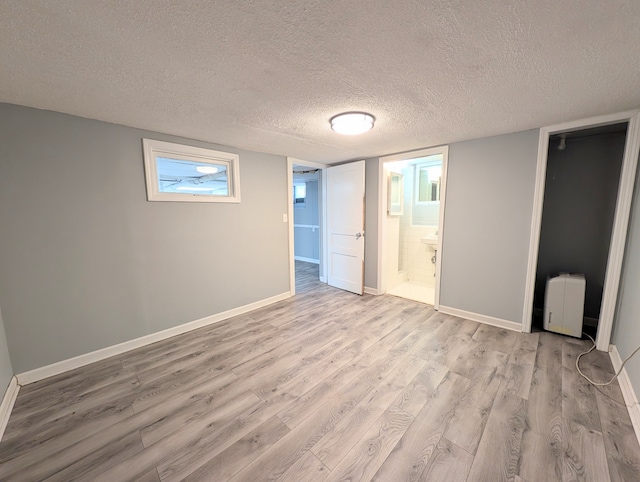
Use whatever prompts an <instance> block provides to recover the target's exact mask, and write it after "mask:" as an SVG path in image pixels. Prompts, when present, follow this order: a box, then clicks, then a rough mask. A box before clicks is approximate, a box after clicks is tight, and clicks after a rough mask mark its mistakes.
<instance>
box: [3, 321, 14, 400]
mask: <svg viewBox="0 0 640 482" xmlns="http://www.w3.org/2000/svg"><path fill="white" fill-rule="evenodd" d="M11 377H13V367H12V366H11V358H10V357H9V347H7V337H6V335H5V333H4V323H3V321H2V310H0V400H2V397H4V392H5V390H6V389H7V387H8V386H9V381H10V380H11Z"/></svg>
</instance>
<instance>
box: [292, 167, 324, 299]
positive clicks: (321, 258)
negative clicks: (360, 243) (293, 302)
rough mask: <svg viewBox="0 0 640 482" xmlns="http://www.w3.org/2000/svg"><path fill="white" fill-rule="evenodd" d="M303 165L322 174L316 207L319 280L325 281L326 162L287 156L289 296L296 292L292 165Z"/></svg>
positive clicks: (319, 180)
mask: <svg viewBox="0 0 640 482" xmlns="http://www.w3.org/2000/svg"><path fill="white" fill-rule="evenodd" d="M294 165H296V166H304V167H310V168H312V169H320V170H321V171H322V175H321V176H320V179H318V182H319V183H320V184H319V186H318V188H319V189H318V191H319V192H320V193H322V202H319V203H318V209H320V211H321V212H320V216H319V224H320V245H321V246H320V265H319V266H320V281H322V282H323V283H326V282H327V237H326V236H327V235H326V229H325V227H326V225H327V176H326V169H327V167H329V166H327V165H326V164H320V163H318V162H311V161H303V160H302V159H296V158H295V157H287V219H288V223H287V224H288V228H289V292H290V293H291V296H293V295H295V294H296V260H295V238H294V228H293V221H294V220H293V213H294V210H293V166H294Z"/></svg>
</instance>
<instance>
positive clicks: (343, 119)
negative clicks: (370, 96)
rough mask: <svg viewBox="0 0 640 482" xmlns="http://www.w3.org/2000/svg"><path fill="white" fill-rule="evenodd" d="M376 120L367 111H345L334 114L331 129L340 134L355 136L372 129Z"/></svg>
mask: <svg viewBox="0 0 640 482" xmlns="http://www.w3.org/2000/svg"><path fill="white" fill-rule="evenodd" d="M374 120H375V119H374V118H373V116H372V115H371V114H367V113H366V112H345V113H344V114H338V115H336V116H333V117H332V118H331V120H330V122H331V129H333V130H334V131H335V132H337V133H338V134H344V135H346V136H355V135H357V134H362V133H364V132H367V131H368V130H371V129H372V128H373V122H374Z"/></svg>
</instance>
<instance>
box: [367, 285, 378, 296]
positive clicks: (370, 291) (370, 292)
mask: <svg viewBox="0 0 640 482" xmlns="http://www.w3.org/2000/svg"><path fill="white" fill-rule="evenodd" d="M364 292H365V293H366V294H368V295H378V294H379V293H378V290H377V289H375V288H371V287H369V286H365V287H364Z"/></svg>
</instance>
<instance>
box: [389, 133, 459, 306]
mask: <svg viewBox="0 0 640 482" xmlns="http://www.w3.org/2000/svg"><path fill="white" fill-rule="evenodd" d="M438 154H441V155H442V183H441V185H440V212H439V219H438V248H437V249H438V255H437V257H436V283H435V290H434V302H433V306H434V309H436V310H438V309H439V305H440V278H441V274H442V263H441V259H442V249H443V246H444V244H443V238H444V211H445V202H446V193H447V165H448V162H449V146H438V147H430V148H428V149H420V150H417V151H409V152H401V153H399V154H393V155H391V156H385V157H381V158H380V160H379V166H378V273H377V274H378V290H377V291H378V294H383V293H386V291H387V281H386V276H385V273H384V269H383V267H384V260H385V259H386V257H387V246H386V243H385V241H384V239H385V236H384V231H385V228H386V225H387V207H386V203H387V196H388V192H387V191H388V183H387V182H386V179H387V176H386V171H385V168H384V166H385V163H387V162H393V161H402V160H410V159H415V158H417V157H426V156H434V155H438Z"/></svg>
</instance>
